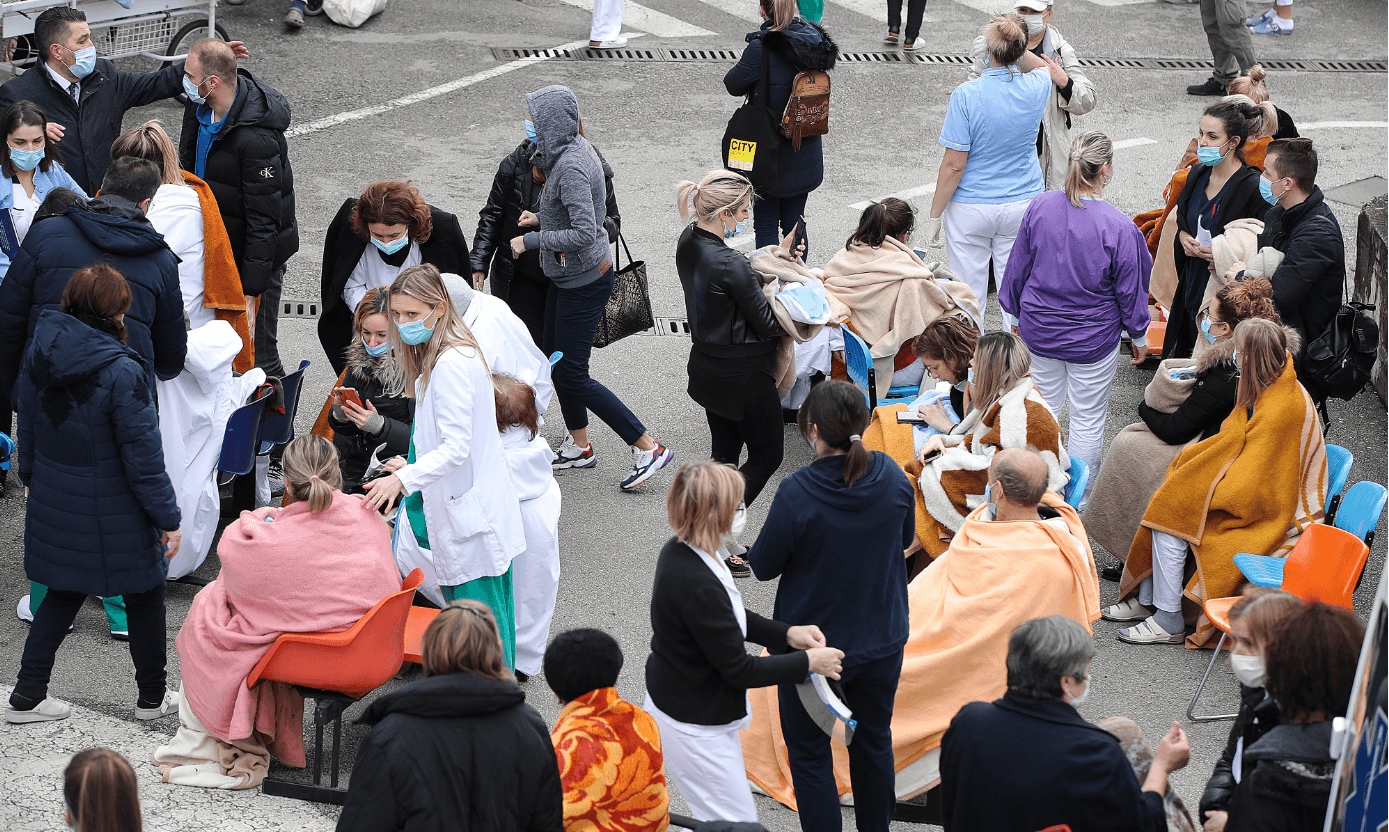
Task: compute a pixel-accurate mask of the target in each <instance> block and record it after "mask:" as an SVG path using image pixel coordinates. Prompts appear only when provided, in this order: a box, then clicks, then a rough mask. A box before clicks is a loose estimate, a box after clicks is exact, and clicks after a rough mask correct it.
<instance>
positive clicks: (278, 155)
mask: <svg viewBox="0 0 1389 832" xmlns="http://www.w3.org/2000/svg"><path fill="white" fill-rule="evenodd" d="M236 58H237V56H236V53H235V52H233V50H232V48H231V45H230V44H226V43H223V42H222V41H219V40H203V41H199V42H198V43H195V44H193V48H192V49H190V50H189V51H188V61H187V65H186V68H185V73H184V75H185V78H186V83H185V86H186V87H187V88H188V92H189V99H190V103H189V105H188V107H187V108H186V109H185V110H184V113H183V135H181V136H180V137H179V165H180V166H182V168H183V169H184V170H190V171H192V172H193V173H194V174H196V175H197V176H198V177H199V178H201V179H202V180H203V181H205V182H207V184H208V186H209V187H210V188H212V194H213V196H215V197H216V198H217V207H218V208H219V209H220V210H221V212H222V222H223V223H224V224H225V225H226V227H227V236H228V237H229V238H230V239H231V246H232V255H233V257H235V259H236V268H237V270H238V271H240V273H241V286H242V290H243V291H245V292H246V308H247V312H248V313H249V314H251V315H253V316H255V319H256V334H255V339H256V366H258V367H260V368H261V369H263V370H265V372H266V373H268V374H269V375H272V376H282V375H284V367H283V366H281V364H280V352H279V347H278V343H277V336H276V328H277V322H278V319H279V305H280V287H281V285H282V284H283V283H284V276H285V263H287V262H288V261H289V258H290V257H292V256H293V255H294V253H295V252H296V251H298V250H299V227H298V225H297V224H296V223H295V220H294V174H293V172H292V171H291V170H290V166H289V147H288V145H287V144H286V142H285V129H286V128H288V127H289V117H290V114H289V102H288V101H286V100H285V98H284V96H282V95H280V94H279V93H278V92H276V91H275V90H274V89H272V88H271V87H270V86H269V85H267V84H266V83H265V82H263V81H261V80H260V79H258V78H256V77H255V76H254V75H252V74H251V73H249V72H247V71H246V70H244V69H238V67H237V64H236Z"/></svg>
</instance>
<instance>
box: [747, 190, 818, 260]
mask: <svg viewBox="0 0 1389 832" xmlns="http://www.w3.org/2000/svg"><path fill="white" fill-rule="evenodd" d="M809 196H810V194H809V193H804V194H797V195H795V196H786V197H781V198H780V199H777V198H771V199H759V200H757V201H756V202H754V203H753V204H752V230H753V233H754V234H755V235H756V237H757V247H758V248H762V247H763V246H774V245H776V244H778V243H780V242H781V238H783V237H785V236H786V235H787V234H790V233H791V229H792V228H795V227H796V223H798V222H800V221H801V215H802V214H804V213H805V201H806V198H808V197H809ZM778 227H780V231H778V230H777V229H778ZM805 253H806V254H807V255H809V254H810V234H809V229H807V233H806V238H805Z"/></svg>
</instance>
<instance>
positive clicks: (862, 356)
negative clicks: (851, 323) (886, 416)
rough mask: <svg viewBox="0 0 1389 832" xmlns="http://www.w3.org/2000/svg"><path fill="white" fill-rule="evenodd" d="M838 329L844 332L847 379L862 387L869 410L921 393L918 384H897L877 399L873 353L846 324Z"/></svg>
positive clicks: (911, 397)
mask: <svg viewBox="0 0 1389 832" xmlns="http://www.w3.org/2000/svg"><path fill="white" fill-rule="evenodd" d="M839 329H840V332H842V333H844V367H845V369H846V370H848V372H849V380H850V381H852V382H853V383H854V384H856V385H858V386H859V387H860V388H862V389H863V391H864V396H865V397H867V399H868V409H869V410H873V409H874V408H876V407H877V406H878V405H879V404H887V403H890V402H894V401H898V402H905V401H910V400H912V399H915V398H916V397H917V396H920V395H921V385H919V384H912V385H898V386H897V387H893V388H890V389H889V390H888V391H887V396H886V397H884V398H883V399H882V401H879V400H878V373H877V371H876V370H874V369H873V355H872V354H871V353H870V352H869V351H868V344H867V343H866V342H865V341H864V340H863V339H862V338H860V337H859V336H858V333H856V332H854V331H853V330H852V329H849V328H848V327H847V326H842V327H840V328H839Z"/></svg>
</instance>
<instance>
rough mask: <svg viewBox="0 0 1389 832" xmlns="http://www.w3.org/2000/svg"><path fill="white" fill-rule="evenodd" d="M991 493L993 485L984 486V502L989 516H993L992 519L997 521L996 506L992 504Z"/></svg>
mask: <svg viewBox="0 0 1389 832" xmlns="http://www.w3.org/2000/svg"><path fill="white" fill-rule="evenodd" d="M993 491H994V484H993V483H989V484H988V485H986V486H984V502H985V503H987V504H988V506H989V514H991V515H993V519H995V520H997V519H998V504H997V503H995V502H994V499H993Z"/></svg>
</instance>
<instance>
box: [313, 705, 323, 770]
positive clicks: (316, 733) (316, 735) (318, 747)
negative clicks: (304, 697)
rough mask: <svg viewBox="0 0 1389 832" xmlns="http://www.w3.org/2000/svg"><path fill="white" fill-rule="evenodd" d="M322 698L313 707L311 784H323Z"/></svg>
mask: <svg viewBox="0 0 1389 832" xmlns="http://www.w3.org/2000/svg"><path fill="white" fill-rule="evenodd" d="M323 704H324V703H323V700H322V699H319V700H318V701H316V702H314V708H313V784H314V785H315V786H321V785H323Z"/></svg>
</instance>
